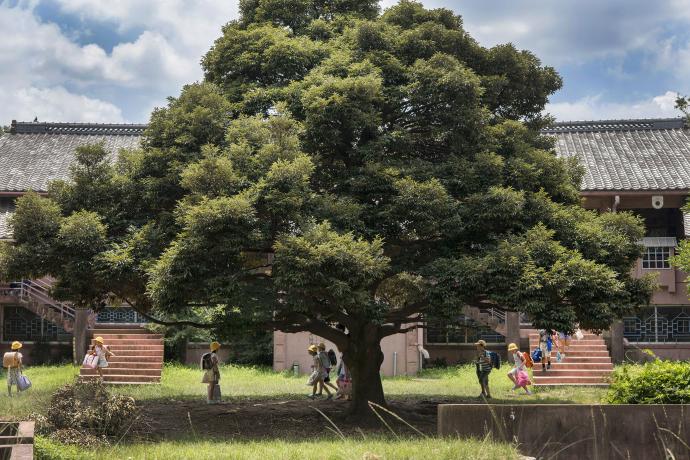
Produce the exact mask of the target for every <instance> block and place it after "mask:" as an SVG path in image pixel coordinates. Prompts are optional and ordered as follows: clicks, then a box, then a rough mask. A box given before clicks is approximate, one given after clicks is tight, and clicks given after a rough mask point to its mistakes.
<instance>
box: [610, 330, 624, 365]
mask: <svg viewBox="0 0 690 460" xmlns="http://www.w3.org/2000/svg"><path fill="white" fill-rule="evenodd" d="M611 360H612V361H613V363H614V364H620V363H622V362H623V361H624V360H625V348H624V346H623V321H621V320H619V319H617V320H615V321H614V322H613V324H611Z"/></svg>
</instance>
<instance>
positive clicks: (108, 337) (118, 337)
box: [94, 332, 163, 343]
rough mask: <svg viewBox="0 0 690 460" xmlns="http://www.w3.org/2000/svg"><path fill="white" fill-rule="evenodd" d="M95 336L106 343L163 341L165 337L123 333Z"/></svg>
mask: <svg viewBox="0 0 690 460" xmlns="http://www.w3.org/2000/svg"><path fill="white" fill-rule="evenodd" d="M94 335H95V336H100V337H103V340H105V342H106V343H108V342H110V341H112V340H122V339H126V340H145V339H148V340H151V339H156V340H163V336H162V335H160V334H144V333H138V332H137V333H133V334H131V333H121V334H115V333H108V334H106V333H101V332H99V333H98V334H94Z"/></svg>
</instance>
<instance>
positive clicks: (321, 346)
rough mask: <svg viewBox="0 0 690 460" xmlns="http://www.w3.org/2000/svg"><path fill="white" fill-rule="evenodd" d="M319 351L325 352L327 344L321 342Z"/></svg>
mask: <svg viewBox="0 0 690 460" xmlns="http://www.w3.org/2000/svg"><path fill="white" fill-rule="evenodd" d="M318 348H319V350H325V349H326V344H325V343H323V342H321V343H320V344H319V346H318Z"/></svg>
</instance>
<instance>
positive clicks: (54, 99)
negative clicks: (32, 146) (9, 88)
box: [0, 87, 125, 124]
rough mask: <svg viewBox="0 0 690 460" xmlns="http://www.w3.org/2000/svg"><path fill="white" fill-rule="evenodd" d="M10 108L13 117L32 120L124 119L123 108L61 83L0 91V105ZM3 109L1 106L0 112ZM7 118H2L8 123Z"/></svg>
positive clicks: (82, 120) (106, 120) (119, 121)
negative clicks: (75, 92) (74, 90)
mask: <svg viewBox="0 0 690 460" xmlns="http://www.w3.org/2000/svg"><path fill="white" fill-rule="evenodd" d="M1 107H8V108H11V110H12V112H11V113H12V117H11V118H12V119H16V120H23V121H31V120H33V119H34V117H38V119H39V120H40V121H63V122H66V121H74V122H93V123H121V122H124V121H125V120H124V118H123V116H122V111H121V110H120V109H119V108H118V107H116V106H115V105H113V104H110V103H108V102H104V101H101V100H98V99H91V98H88V97H86V96H83V95H80V94H73V93H70V92H69V91H67V90H66V89H65V88H62V87H55V88H43V89H39V88H33V87H30V88H20V89H19V90H17V91H14V92H11V93H10V92H0V108H1ZM2 110H3V109H0V113H1V112H2ZM9 120H10V118H3V120H2V123H3V124H9Z"/></svg>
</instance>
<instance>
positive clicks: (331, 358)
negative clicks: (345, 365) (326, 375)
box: [328, 348, 338, 366]
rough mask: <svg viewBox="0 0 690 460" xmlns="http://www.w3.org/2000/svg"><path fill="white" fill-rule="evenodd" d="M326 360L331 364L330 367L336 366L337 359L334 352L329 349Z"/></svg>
mask: <svg viewBox="0 0 690 460" xmlns="http://www.w3.org/2000/svg"><path fill="white" fill-rule="evenodd" d="M328 360H329V361H330V362H331V366H335V365H336V364H338V357H337V356H336V355H335V351H333V349H332V348H331V349H330V350H328Z"/></svg>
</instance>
